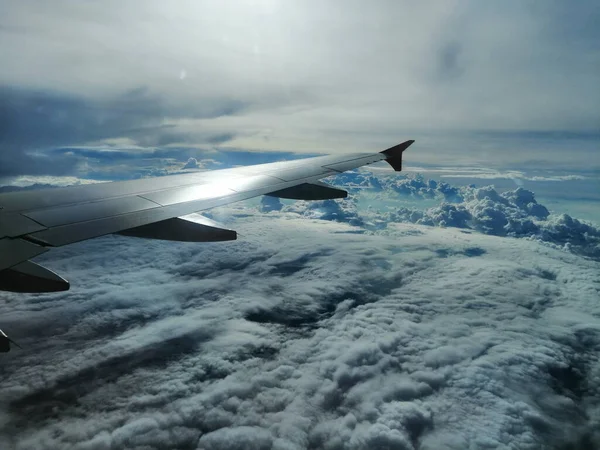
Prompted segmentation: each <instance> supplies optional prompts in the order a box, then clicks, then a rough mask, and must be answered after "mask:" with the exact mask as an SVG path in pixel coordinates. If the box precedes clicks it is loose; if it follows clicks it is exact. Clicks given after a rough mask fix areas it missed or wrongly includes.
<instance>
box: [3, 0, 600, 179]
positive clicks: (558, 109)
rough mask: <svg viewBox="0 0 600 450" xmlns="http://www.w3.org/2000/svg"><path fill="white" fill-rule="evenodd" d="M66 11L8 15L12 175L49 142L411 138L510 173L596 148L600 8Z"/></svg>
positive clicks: (373, 145)
mask: <svg viewBox="0 0 600 450" xmlns="http://www.w3.org/2000/svg"><path fill="white" fill-rule="evenodd" d="M71 6H72V5H71V4H70V3H69V2H67V1H57V2H55V4H54V5H53V7H52V8H50V7H48V6H47V5H45V4H44V3H43V2H33V3H27V4H25V3H15V4H14V5H10V6H9V7H6V8H5V11H4V15H3V17H5V20H4V22H3V23H2V28H1V29H0V34H1V37H0V51H2V54H4V55H6V59H7V60H10V61H11V64H10V65H5V67H3V70H2V71H0V85H2V86H4V88H3V92H2V95H3V99H2V100H3V101H2V103H3V104H7V103H6V102H7V96H8V100H10V99H11V98H12V99H15V98H16V100H15V101H12V102H11V105H12V109H11V111H10V112H11V114H12V115H14V116H16V117H17V118H18V119H19V120H18V121H17V122H18V123H16V124H15V123H14V122H10V121H9V120H8V121H7V120H6V119H7V118H8V119H10V116H8V117H4V118H3V119H4V120H2V123H5V124H10V125H7V126H8V128H9V129H8V131H9V133H10V135H11V136H12V137H11V139H12V138H13V137H15V133H16V134H18V136H16V137H18V139H17V141H18V143H19V144H20V145H21V147H20V149H18V150H14V152H15V154H13V155H12V157H11V158H6V159H5V160H3V161H2V167H3V168H5V171H6V172H10V173H14V172H15V171H17V172H18V171H20V170H23V169H21V168H27V167H29V166H31V165H32V164H33V163H32V160H31V158H32V157H27V160H26V161H17V155H16V153H19V154H23V153H28V152H29V153H31V152H32V151H35V150H36V149H37V148H38V147H39V145H40V144H46V143H49V144H50V145H53V146H63V145H87V144H90V143H91V142H96V141H97V140H102V141H106V140H124V141H125V142H121V143H122V144H127V143H129V144H131V143H137V144H139V145H140V146H144V147H152V146H173V145H177V144H181V143H185V144H188V145H194V144H200V145H201V144H203V143H208V144H212V145H221V144H222V143H228V144H230V145H231V146H232V147H236V148H239V149H244V150H252V151H264V150H268V151H283V150H285V151H293V152H297V153H309V152H311V153H312V152H317V153H319V152H320V153H341V152H345V151H352V150H357V151H359V150H360V151H364V150H375V149H381V148H385V147H386V146H390V145H393V144H394V143H396V142H398V141H399V140H401V139H403V138H406V139H407V138H416V139H417V141H418V142H419V145H420V152H419V154H418V158H417V156H414V158H415V159H414V161H416V160H419V161H422V162H435V163H438V164H439V163H442V162H443V163H457V162H458V161H460V162H461V163H462V162H465V163H466V164H470V165H474V164H477V163H482V164H489V165H491V166H504V167H506V166H512V168H513V169H520V168H521V167H522V166H523V165H524V164H525V163H527V164H529V165H530V166H534V167H535V166H536V165H539V164H540V163H545V164H550V163H555V162H559V163H561V164H562V165H565V164H569V165H573V166H578V167H585V166H586V165H587V166H589V164H590V163H592V162H593V161H594V156H595V155H596V149H597V147H598V133H597V131H596V130H597V124H598V123H599V119H600V117H599V112H598V108H597V105H598V103H599V102H600V98H599V95H600V94H598V93H597V91H598V90H597V89H596V85H597V75H596V74H597V73H598V62H597V61H598V59H597V58H596V54H597V49H596V47H595V46H594V45H595V42H597V40H598V31H597V29H596V28H597V27H595V26H594V24H595V23H596V22H598V12H597V10H596V9H595V8H594V6H593V2H592V1H585V2H584V4H583V5H582V6H581V7H580V8H577V11H570V10H569V11H565V10H564V7H563V6H561V5H560V2H556V1H552V2H551V4H550V5H548V7H547V8H541V9H540V8H537V7H534V6H531V5H526V4H521V3H517V2H514V3H510V2H509V3H506V2H504V3H502V4H499V5H495V6H482V5H480V4H479V2H475V1H467V2H461V3H444V2H437V3H428V4H422V5H421V4H419V5H414V4H413V3H412V2H396V1H394V2H392V1H382V2H379V3H378V4H377V5H372V6H369V7H366V6H365V5H363V4H361V3H360V2H350V3H348V2H340V1H338V2H332V3H330V4H328V5H318V6H316V7H314V6H310V5H308V4H303V3H302V2H293V4H292V5H288V4H287V3H286V4H285V5H284V4H283V3H282V2H280V1H269V2H258V3H257V2H247V1H238V2H235V3H234V4H228V5H223V4H222V3H221V2H217V1H207V2H201V3H198V2H193V1H183V2H182V3H181V4H180V5H179V6H178V7H177V8H173V7H171V6H169V5H167V4H164V2H159V1H148V2H144V6H143V7H140V6H137V5H136V6H135V7H133V6H132V5H127V4H123V3H122V2H115V1H109V3H108V4H107V5H105V6H104V7H102V8H99V7H98V6H97V5H86V7H85V8H78V9H73V8H72V7H71ZM123 17H128V18H129V20H128V21H127V25H126V26H125V25H124V24H123ZM398 17H401V18H402V25H401V26H399V23H398ZM317 24H321V25H323V26H320V25H317ZM432 30H434V31H432ZM507 30H510V32H507ZM524 42H526V43H527V45H523V43H524ZM373 49H377V51H373ZM65 67H68V68H69V70H65ZM240 68H243V70H240ZM40 74H43V76H41V75H40ZM349 93H351V94H349ZM507 93H508V94H507ZM40 105H41V106H42V108H43V111H42V112H40V111H38V110H37V106H40ZM44 111H45V112H44ZM19 124H24V125H22V126H24V128H23V129H22V128H21V126H17V125H19ZM21 129H22V130H23V132H22V133H21V132H20V131H19V130H21ZM3 131H4V132H6V130H3ZM490 131H491V132H495V133H496V135H495V136H491V135H490V134H489V133H490ZM409 132H410V133H411V134H414V135H411V136H405V137H403V136H404V135H406V134H407V133H409ZM486 133H488V134H486ZM536 133H537V134H536ZM15 146H17V145H16V144H14V142H13V144H11V145H10V146H9V145H8V144H7V145H6V148H9V147H10V148H11V150H10V151H11V152H12V151H13V150H12V147H15ZM5 152H6V151H5V150H3V153H5ZM407 157H408V158H409V159H412V158H413V156H411V155H407ZM9 162H12V166H9ZM46 162H48V161H46ZM17 163H18V164H17ZM28 163H29V164H28ZM71 164H72V165H76V164H77V161H71ZM55 165H56V167H54V168H53V169H51V168H44V167H47V166H48V164H39V168H38V169H37V170H38V171H46V172H47V171H50V170H54V171H58V170H59V166H61V167H67V166H66V161H62V162H60V163H56V164H55ZM8 167H10V168H11V169H10V171H9V170H8V169H7V168H8ZM71 169H72V166H71ZM71 169H69V168H68V167H67V169H61V170H71Z"/></svg>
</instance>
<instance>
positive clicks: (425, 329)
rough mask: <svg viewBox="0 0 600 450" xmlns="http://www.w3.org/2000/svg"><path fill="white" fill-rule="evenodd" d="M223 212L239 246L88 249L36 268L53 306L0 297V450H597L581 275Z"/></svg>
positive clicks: (515, 242) (124, 242) (333, 226)
mask: <svg viewBox="0 0 600 450" xmlns="http://www.w3.org/2000/svg"><path fill="white" fill-rule="evenodd" d="M286 208H288V207H286ZM288 209H289V208H288ZM317 209H319V208H317ZM227 211H228V212H229V213H233V214H234V215H238V216H239V217H238V218H237V219H235V224H234V225H235V227H236V228H237V229H238V231H240V232H241V233H242V235H243V236H244V239H242V240H240V241H237V242H231V243H218V244H174V243H168V244H165V243H161V242H154V241H144V240H137V239H134V238H124V237H106V238H101V239H96V240H93V241H89V242H85V243H82V244H79V245H74V246H71V247H65V248H62V249H58V250H56V251H55V252H54V253H52V254H50V255H49V256H46V257H44V258H40V260H41V262H43V263H45V264H47V265H48V266H49V267H51V268H53V269H54V270H57V271H58V272H60V273H62V274H63V275H65V276H67V277H68V278H70V279H71V281H72V282H73V288H72V290H71V291H70V292H67V293H61V294H53V295H37V296H30V297H26V298H24V297H23V296H17V295H10V294H6V295H4V296H3V298H4V300H5V301H4V302H2V303H0V314H1V315H2V317H3V324H4V325H6V328H7V329H8V331H12V334H13V336H14V337H15V338H16V339H17V340H18V341H20V342H21V344H22V345H23V346H24V347H25V349H24V350H22V351H15V352H12V353H9V354H7V355H4V356H3V368H2V370H3V374H4V382H3V384H2V387H1V388H0V389H1V390H0V397H1V398H2V400H3V401H2V406H1V409H0V429H1V431H0V432H1V437H0V438H1V440H2V442H3V443H5V445H7V446H8V448H16V449H24V448H36V449H45V448H48V449H50V448H64V449H69V448H73V449H108V448H111V449H119V448H138V449H142V448H144V449H151V448H156V449H159V448H165V449H166V448H199V449H237V448H239V449H242V448H244V449H246V448H257V449H303V448H327V449H345V448H349V449H370V448H406V449H413V448H421V449H441V448H451V449H463V448H469V447H470V448H486V447H487V448H499V447H505V448H524V449H527V448H531V449H534V448H539V447H540V446H543V445H546V446H561V445H563V446H565V448H567V446H569V445H571V446H573V447H575V448H578V447H584V446H585V445H588V446H598V445H600V436H599V435H598V434H597V430H598V429H600V392H599V390H598V386H599V385H600V366H598V361H597V358H595V356H594V355H596V354H597V352H598V351H599V350H600V321H599V320H598V317H599V316H600V306H599V305H598V302H597V292H598V289H599V288H600V285H599V284H598V280H597V273H598V269H599V266H598V262H594V261H592V260H588V259H584V258H581V257H578V256H576V255H573V254H570V253H568V252H563V251H559V250H555V249H552V248H548V247H546V246H541V245H540V244H539V243H536V242H532V241H528V240H523V239H509V238H501V237H496V236H485V235H482V234H479V233H474V232H472V231H471V230H458V229H453V228H432V227H425V226H421V225H413V224H390V225H389V226H388V229H387V230H386V233H387V235H386V236H375V235H368V234H355V233H354V231H355V230H356V227H353V226H350V225H347V224H343V223H336V222H324V221H322V220H311V219H306V218H298V215H297V213H293V212H290V211H289V210H288V211H282V212H270V213H265V214H253V215H250V214H248V210H243V209H242V210H239V209H230V210H225V211H222V212H227ZM338 213H339V211H338Z"/></svg>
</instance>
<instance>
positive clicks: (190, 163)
mask: <svg viewBox="0 0 600 450" xmlns="http://www.w3.org/2000/svg"><path fill="white" fill-rule="evenodd" d="M199 167H200V166H199V165H198V160H197V159H196V158H190V159H188V160H187V162H186V163H185V164H184V165H183V167H182V169H197V168H199Z"/></svg>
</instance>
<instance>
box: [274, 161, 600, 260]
mask: <svg viewBox="0 0 600 450" xmlns="http://www.w3.org/2000/svg"><path fill="white" fill-rule="evenodd" d="M333 183H334V184H339V185H342V186H349V188H350V189H349V190H353V192H354V194H355V198H353V199H349V200H329V201H327V202H314V203H311V202H297V203H295V204H293V205H292V206H289V207H286V208H284V211H287V212H294V213H297V214H302V215H304V216H307V217H312V218H320V219H324V220H334V221H339V222H347V223H350V224H352V225H357V226H363V227H366V228H367V229H369V230H371V231H374V230H381V229H385V228H386V227H387V226H388V225H389V224H390V223H394V222H400V223H403V222H407V223H414V224H419V225H428V226H436V227H455V228H463V229H469V230H474V231H477V232H480V233H483V234H489V235H494V236H509V237H517V238H528V239H534V240H539V241H541V242H544V243H547V244H550V245H554V246H557V247H560V248H563V249H565V250H569V251H572V252H575V253H577V254H580V255H585V256H589V257H592V258H596V259H599V258H600V228H598V227H597V226H596V225H593V224H591V223H586V222H584V221H581V220H578V219H575V218H573V217H571V216H570V215H568V214H553V215H551V214H550V211H549V210H548V208H546V207H545V206H544V205H542V204H540V203H538V202H537V200H536V199H535V194H534V193H533V192H532V191H530V190H527V189H524V188H521V187H519V188H517V189H512V190H507V191H504V192H498V191H497V190H496V189H495V188H494V187H493V186H484V187H481V188H478V187H476V186H474V185H469V186H452V185H450V184H448V183H445V182H438V181H435V180H432V179H429V180H428V179H425V178H424V177H423V176H421V175H417V176H414V177H395V176H394V177H387V176H382V177H375V176H374V175H372V174H370V173H365V172H360V171H357V172H351V173H349V174H344V175H341V176H340V177H339V178H338V177H336V178H335V179H334V180H333ZM345 183H348V185H346V184H345ZM357 187H360V189H356V188H357ZM353 188H354V189H353ZM365 192H375V193H376V195H375V199H376V200H381V199H384V200H385V202H384V203H383V205H384V206H385V208H381V207H379V208H371V207H369V208H367V209H364V208H358V207H357V198H356V197H360V194H361V193H365ZM406 200H411V203H410V204H409V205H408V206H405V205H403V203H405V201H406ZM422 201H427V202H426V203H421V202H422ZM432 202H433V203H436V204H435V206H431V205H430V204H431V203H432ZM398 205H402V206H398ZM380 206H381V205H380Z"/></svg>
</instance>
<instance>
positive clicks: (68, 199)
mask: <svg viewBox="0 0 600 450" xmlns="http://www.w3.org/2000/svg"><path fill="white" fill-rule="evenodd" d="M413 142H414V141H406V142H404V143H402V144H399V145H396V146H395V147H392V148H390V149H388V150H385V151H383V152H379V153H358V154H347V155H337V156H322V157H315V158H306V159H300V160H294V161H284V162H276V163H270V164H260V165H254V166H245V167H238V168H233V169H224V170H215V171H208V172H198V173H189V174H183V175H172V176H165V177H158V178H145V179H138V180H129V181H119V182H112V183H98V184H92V185H80V186H71V187H66V188H56V189H44V190H37V191H22V192H11V193H5V194H0V290H2V289H6V290H12V291H18V292H31V289H34V288H35V289H37V290H35V292H40V290H42V291H44V290H46V291H48V290H61V289H68V282H66V281H65V280H63V279H62V278H60V277H58V276H57V275H56V274H54V273H53V272H51V271H49V270H48V269H45V268H43V267H41V266H38V265H36V264H35V263H33V262H30V261H28V260H29V259H30V258H33V257H34V256H36V255H39V254H41V253H44V252H46V251H48V250H50V249H52V248H53V247H59V246H62V245H67V244H71V243H74V242H78V241H82V240H86V239H91V238H95V237H98V236H102V235H105V234H109V233H121V234H125V235H130V236H139V237H145V238H155V239H170V240H184V241H215V240H230V239H235V237H236V235H235V232H234V231H232V230H227V229H225V228H223V227H221V226H220V225H219V224H217V223H215V222H212V221H210V220H209V219H207V218H205V217H203V216H200V215H198V214H194V215H193V216H190V214H193V213H197V212H199V211H203V210H207V209H209V208H213V207H215V206H221V205H226V204H228V203H233V202H237V201H240V200H245V199H249V198H252V197H256V196H260V195H273V196H277V197H283V198H297V199H306V200H315V199H323V198H340V197H345V196H346V192H345V191H343V190H340V189H336V188H333V187H330V186H327V185H326V184H324V183H320V182H318V180H319V179H321V178H325V177H328V176H330V175H335V174H337V173H340V172H344V171H347V170H351V169H355V168H357V167H361V166H364V165H367V164H372V163H375V162H377V161H382V160H386V161H388V162H389V163H390V164H391V165H392V167H393V168H394V169H395V170H401V163H402V152H403V151H404V150H406V148H408V147H409V146H410V145H411V144H412V143H413ZM184 216H185V217H184ZM7 280H8V281H7ZM60 280H62V281H63V282H64V283H65V284H63V285H62V288H61V284H60ZM36 283H37V284H36Z"/></svg>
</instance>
